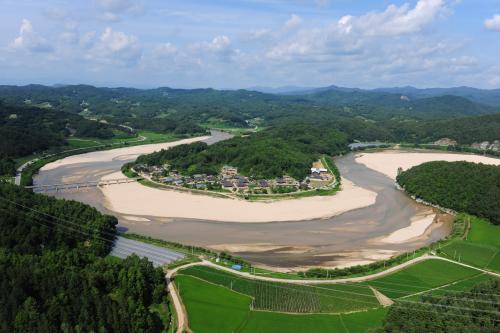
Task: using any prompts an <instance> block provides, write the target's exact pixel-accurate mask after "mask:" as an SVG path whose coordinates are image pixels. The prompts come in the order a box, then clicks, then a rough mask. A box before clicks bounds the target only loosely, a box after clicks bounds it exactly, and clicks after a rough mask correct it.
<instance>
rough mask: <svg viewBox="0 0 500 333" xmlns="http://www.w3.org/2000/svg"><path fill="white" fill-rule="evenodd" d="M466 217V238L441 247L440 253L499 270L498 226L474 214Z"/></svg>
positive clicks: (499, 234)
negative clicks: (468, 224)
mask: <svg viewBox="0 0 500 333" xmlns="http://www.w3.org/2000/svg"><path fill="white" fill-rule="evenodd" d="M467 218H470V223H471V228H470V231H469V233H468V235H467V239H466V240H461V239H457V240H454V241H452V242H450V243H449V244H447V245H446V246H444V247H442V248H441V253H442V255H444V256H445V257H448V258H452V259H455V260H460V261H461V262H464V263H466V264H469V265H473V266H476V267H480V268H489V269H492V270H495V271H500V227H499V226H496V225H493V224H491V223H489V222H488V221H486V220H484V219H480V218H477V217H474V216H469V217H467Z"/></svg>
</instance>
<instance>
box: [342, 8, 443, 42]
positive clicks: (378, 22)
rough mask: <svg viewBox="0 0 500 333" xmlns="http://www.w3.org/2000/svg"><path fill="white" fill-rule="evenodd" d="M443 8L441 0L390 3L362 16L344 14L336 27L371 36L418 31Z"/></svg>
mask: <svg viewBox="0 0 500 333" xmlns="http://www.w3.org/2000/svg"><path fill="white" fill-rule="evenodd" d="M444 9H445V4H444V1H443V0H419V1H418V2H417V4H416V6H415V8H411V7H410V5H409V4H404V5H402V6H399V7H398V6H396V5H390V6H389V7H387V9H386V10H385V11H383V12H372V13H368V14H366V15H362V16H350V15H348V16H344V17H342V18H341V19H340V20H339V21H338V28H339V29H340V30H341V31H342V32H344V33H347V34H349V33H359V34H362V35H371V36H375V35H378V36H395V35H401V34H408V33H414V32H419V31H421V30H422V29H424V28H425V27H427V26H428V25H429V24H430V23H432V22H433V21H434V20H435V18H436V17H437V16H438V15H439V13H440V12H442V11H443V10H444Z"/></svg>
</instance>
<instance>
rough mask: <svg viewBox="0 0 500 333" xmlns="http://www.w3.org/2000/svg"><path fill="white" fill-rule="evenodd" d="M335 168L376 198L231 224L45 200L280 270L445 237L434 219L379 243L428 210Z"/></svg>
mask: <svg viewBox="0 0 500 333" xmlns="http://www.w3.org/2000/svg"><path fill="white" fill-rule="evenodd" d="M226 138H227V136H226V135H224V134H223V133H218V132H217V133H213V136H212V138H210V139H208V140H209V142H210V143H213V142H215V141H220V140H223V139H226ZM90 154H94V153H90ZM135 158H136V155H134V154H130V155H127V154H126V153H124V154H123V155H121V156H120V157H119V158H116V159H113V160H112V161H97V162H87V163H85V162H82V163H77V164H69V165H62V166H59V167H57V168H52V169H49V170H42V171H40V174H39V175H38V176H37V177H36V178H35V183H36V184H56V183H65V182H66V183H68V182H80V181H90V180H98V179H100V178H101V177H103V176H105V175H108V174H110V173H113V172H116V171H118V170H120V168H121V166H122V165H123V164H124V163H127V162H129V161H132V160H134V159H135ZM335 161H336V164H337V166H338V168H339V170H340V173H341V174H342V176H343V177H345V178H346V179H348V180H350V181H352V182H353V183H354V184H356V185H358V186H360V187H363V188H366V189H368V190H371V191H374V192H376V193H377V194H378V195H377V199H376V202H375V204H373V205H371V206H368V207H364V208H359V209H356V210H352V211H348V212H346V213H343V214H341V215H338V216H334V217H331V218H327V219H316V220H308V221H294V222H270V223H231V222H214V221H208V220H192V219H179V218H174V219H172V218H161V217H154V216H134V217H130V216H126V215H122V214H118V213H116V212H113V211H110V210H108V209H107V208H106V207H105V206H104V204H103V201H104V196H103V194H102V192H101V190H100V189H98V188H90V189H84V190H68V191H60V192H57V193H51V194H50V195H54V196H56V197H59V198H65V199H72V200H78V201H81V202H84V203H87V204H90V205H92V206H94V207H96V208H97V209H99V210H100V211H102V212H104V213H107V214H111V215H115V216H116V217H117V218H118V220H119V227H120V229H121V230H122V231H128V232H134V233H139V234H143V235H148V236H152V237H154V238H160V239H164V240H169V241H175V242H179V243H184V244H191V245H199V246H206V247H209V248H214V249H218V250H228V251H230V252H233V253H235V254H236V255H238V256H240V257H242V258H245V259H247V260H249V261H252V262H253V263H255V264H260V265H263V266H272V267H275V268H281V269H294V268H304V267H311V266H344V265H352V264H356V263H367V262H372V261H374V260H377V259H382V258H387V257H389V256H391V255H393V254H394V253H396V252H403V251H413V250H414V249H417V248H419V247H421V246H423V245H425V244H428V243H431V242H433V241H435V240H437V239H439V238H442V237H444V236H446V235H447V234H448V233H449V231H450V228H451V217H450V216H448V215H446V214H441V213H438V215H437V218H436V221H439V223H433V224H432V226H431V227H429V228H428V229H427V231H426V232H425V234H423V235H421V236H420V237H416V238H412V239H411V240H409V241H407V242H404V243H398V244H391V243H384V242H381V241H380V239H381V238H383V237H384V236H387V235H389V234H391V233H392V232H394V231H396V230H399V229H402V228H405V227H408V226H409V225H410V224H411V221H412V220H413V219H414V218H415V217H417V216H422V215H425V214H426V213H427V214H429V213H431V212H432V211H431V209H430V208H429V207H427V206H424V205H421V204H418V203H416V202H415V201H414V200H412V199H411V198H409V197H408V196H407V195H406V194H404V193H403V192H401V191H399V190H397V189H396V188H395V184H394V181H393V180H392V179H390V178H389V177H387V176H385V175H383V174H382V173H379V172H377V171H374V170H373V169H370V168H368V167H366V166H364V165H363V164H360V163H357V162H356V161H355V154H353V153H350V154H347V155H345V156H342V157H337V158H336V159H335ZM112 186H120V185H112ZM352 200H356V198H352ZM192 209H196V207H193V208H192Z"/></svg>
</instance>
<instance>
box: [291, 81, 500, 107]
mask: <svg viewBox="0 0 500 333" xmlns="http://www.w3.org/2000/svg"><path fill="white" fill-rule="evenodd" d="M327 92H330V93H333V92H336V93H339V92H342V93H356V94H357V95H358V96H359V95H368V96H370V95H371V96H374V95H373V94H394V95H400V96H399V97H401V96H406V97H408V98H409V99H423V98H431V97H441V96H457V97H462V98H466V99H468V100H470V101H472V102H475V103H481V104H485V105H489V106H500V89H479V88H471V87H466V86H462V87H452V88H415V87H412V86H405V87H391V88H376V89H360V88H348V87H339V86H335V85H331V86H328V87H320V88H310V89H304V90H302V91H294V92H293V93H291V92H288V93H287V94H294V95H315V94H324V93H327Z"/></svg>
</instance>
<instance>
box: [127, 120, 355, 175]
mask: <svg viewBox="0 0 500 333" xmlns="http://www.w3.org/2000/svg"><path fill="white" fill-rule="evenodd" d="M346 149H347V137H346V135H345V134H343V133H340V132H338V131H336V130H335V129H332V128H331V127H329V126H322V125H320V124H318V125H316V126H312V125H306V124H287V125H286V126H277V127H274V128H271V129H268V130H265V131H263V132H260V133H255V134H252V135H250V136H246V137H236V138H233V139H230V140H227V141H222V142H219V143H216V144H214V145H212V146H207V145H206V144H204V143H196V144H191V145H181V146H177V147H174V148H171V149H168V150H162V151H160V152H157V153H153V154H150V155H143V156H140V157H139V158H138V159H137V163H145V164H149V165H163V164H164V163H168V164H170V165H171V166H172V167H173V168H175V169H178V170H179V171H180V172H182V173H184V174H191V175H192V174H196V173H207V174H217V173H218V172H219V171H220V169H221V167H222V166H223V165H225V164H229V165H233V166H237V167H238V168H239V172H240V173H241V174H243V175H247V176H252V177H255V178H266V179H270V178H275V177H281V176H283V175H289V176H292V177H295V178H296V179H299V180H302V179H303V178H304V177H305V176H306V175H307V174H308V173H309V169H310V167H311V166H312V163H313V162H314V161H316V160H318V159H319V157H320V156H321V154H328V155H335V154H338V153H341V152H345V151H346Z"/></svg>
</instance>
